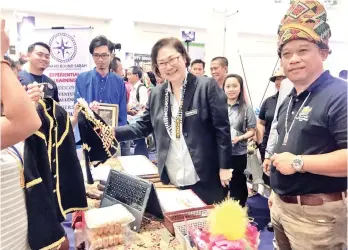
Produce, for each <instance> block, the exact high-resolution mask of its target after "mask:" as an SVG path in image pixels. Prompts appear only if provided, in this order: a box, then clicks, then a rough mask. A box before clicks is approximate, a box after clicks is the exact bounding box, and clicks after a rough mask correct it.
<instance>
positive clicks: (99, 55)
mask: <svg viewBox="0 0 348 250" xmlns="http://www.w3.org/2000/svg"><path fill="white" fill-rule="evenodd" d="M109 56H110V55H109V54H93V57H94V58H95V59H99V58H101V59H106V58H108V57H109Z"/></svg>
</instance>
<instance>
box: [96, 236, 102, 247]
mask: <svg viewBox="0 0 348 250" xmlns="http://www.w3.org/2000/svg"><path fill="white" fill-rule="evenodd" d="M95 242H96V247H102V246H103V239H102V237H97V238H96V241H95Z"/></svg>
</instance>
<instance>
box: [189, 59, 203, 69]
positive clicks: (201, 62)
mask: <svg viewBox="0 0 348 250" xmlns="http://www.w3.org/2000/svg"><path fill="white" fill-rule="evenodd" d="M196 63H200V64H203V69H205V62H204V61H203V60H201V59H196V60H193V61H192V63H191V67H192V66H193V64H196Z"/></svg>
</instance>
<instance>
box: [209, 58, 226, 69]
mask: <svg viewBox="0 0 348 250" xmlns="http://www.w3.org/2000/svg"><path fill="white" fill-rule="evenodd" d="M211 61H212V62H213V61H219V63H220V64H221V66H223V67H228V60H227V58H226V57H224V56H217V57H214V58H213V59H211Z"/></svg>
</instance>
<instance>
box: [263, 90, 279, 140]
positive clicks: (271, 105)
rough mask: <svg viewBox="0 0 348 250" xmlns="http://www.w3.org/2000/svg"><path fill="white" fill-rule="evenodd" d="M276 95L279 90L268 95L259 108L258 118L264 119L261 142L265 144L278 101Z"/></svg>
mask: <svg viewBox="0 0 348 250" xmlns="http://www.w3.org/2000/svg"><path fill="white" fill-rule="evenodd" d="M278 95H279V92H277V94H275V95H272V96H270V97H268V98H267V99H266V100H265V101H264V102H263V103H262V106H261V109H260V113H259V119H260V120H263V121H265V133H264V134H263V138H262V143H263V144H264V145H265V146H266V145H267V141H268V137H269V133H270V131H271V126H272V122H273V118H274V113H275V109H276V106H277V101H278Z"/></svg>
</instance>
